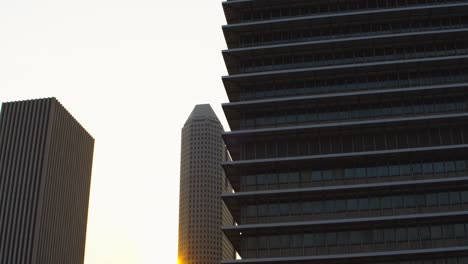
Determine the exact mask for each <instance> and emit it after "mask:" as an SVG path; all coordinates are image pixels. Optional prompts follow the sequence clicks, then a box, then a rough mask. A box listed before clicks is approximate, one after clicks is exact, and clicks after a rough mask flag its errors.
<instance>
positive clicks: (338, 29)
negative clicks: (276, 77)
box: [238, 13, 468, 47]
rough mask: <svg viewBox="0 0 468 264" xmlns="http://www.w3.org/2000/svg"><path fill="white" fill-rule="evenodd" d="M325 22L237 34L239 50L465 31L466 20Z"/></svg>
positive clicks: (459, 18) (427, 19)
mask: <svg viewBox="0 0 468 264" xmlns="http://www.w3.org/2000/svg"><path fill="white" fill-rule="evenodd" d="M363 21H364V22H365V23H362V22H354V23H347V24H346V26H343V23H326V24H320V23H316V24H315V25H314V24H313V25H307V26H304V27H302V28H299V27H298V28H294V29H290V28H289V29H288V30H282V31H266V32H262V31H252V32H249V33H242V34H240V35H239V43H238V46H239V47H253V46H263V45H275V44H283V43H291V42H306V41H318V40H326V39H337V38H352V37H363V36H372V35H385V34H400V33H411V32H421V31H436V30H447V29H457V28H465V27H467V26H468V17H466V16H463V15H459V14H456V13H454V14H453V16H452V17H446V16H445V17H437V15H434V17H432V18H428V17H423V18H421V17H420V16H419V17H418V16H415V17H414V18H413V19H411V20H409V21H402V20H401V19H399V20H393V21H385V22H372V21H367V20H363Z"/></svg>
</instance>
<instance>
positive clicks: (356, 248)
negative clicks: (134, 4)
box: [222, 0, 468, 264]
mask: <svg viewBox="0 0 468 264" xmlns="http://www.w3.org/2000/svg"><path fill="white" fill-rule="evenodd" d="M223 8H224V11H225V15H226V20H227V23H228V24H227V25H225V26H223V31H224V35H225V38H226V43H227V46H228V49H227V50H224V51H223V56H224V59H225V62H226V66H227V69H228V72H229V75H228V76H224V77H223V82H224V86H225V89H226V92H227V94H228V97H229V101H230V102H229V103H226V104H224V105H223V108H224V111H225V114H226V117H227V119H228V122H229V125H230V128H231V132H226V133H224V134H223V137H224V140H225V142H226V145H227V148H228V150H229V154H230V156H231V157H232V161H228V162H224V163H223V167H224V170H225V172H226V176H227V178H228V179H229V181H230V183H231V184H232V186H233V189H234V192H230V193H224V194H223V199H224V201H225V203H226V204H227V206H228V208H229V210H230V211H231V213H232V215H233V217H234V220H235V221H236V224H234V225H228V226H224V227H223V231H224V233H225V234H226V235H227V236H228V238H229V239H230V241H231V242H232V243H233V245H234V246H235V248H236V250H237V252H238V253H239V255H240V257H241V258H242V260H226V261H223V262H222V263H226V264H227V263H264V264H266V263H292V264H295V263H320V264H324V263H336V264H338V263H381V264H466V263H468V90H467V88H468V1H445V0H383V1H382V0H359V1H354V0H349V1H339V0H326V1H325V0H317V1H308V0H277V1H267V0H231V1H226V2H223Z"/></svg>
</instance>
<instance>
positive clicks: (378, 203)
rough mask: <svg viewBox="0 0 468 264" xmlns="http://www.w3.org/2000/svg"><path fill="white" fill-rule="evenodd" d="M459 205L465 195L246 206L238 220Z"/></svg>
mask: <svg viewBox="0 0 468 264" xmlns="http://www.w3.org/2000/svg"><path fill="white" fill-rule="evenodd" d="M460 204H468V191H452V192H438V193H428V194H408V195H393V196H383V197H365V198H358V199H356V198H353V199H338V200H324V201H303V202H292V203H270V204H258V205H248V206H244V207H242V209H241V216H242V217H257V216H258V217H267V216H269V217H274V216H290V215H315V214H324V213H339V212H355V211H370V210H385V209H401V208H421V207H434V206H449V205H460Z"/></svg>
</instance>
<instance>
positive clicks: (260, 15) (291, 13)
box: [239, 0, 461, 23]
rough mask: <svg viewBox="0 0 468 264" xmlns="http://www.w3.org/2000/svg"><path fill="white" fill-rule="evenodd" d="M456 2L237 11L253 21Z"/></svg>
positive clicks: (384, 0) (393, 0) (370, 1)
mask: <svg viewBox="0 0 468 264" xmlns="http://www.w3.org/2000/svg"><path fill="white" fill-rule="evenodd" d="M454 2H455V3H456V2H461V1H455V0H449V1H447V0H409V1H408V0H365V1H342V2H334V3H308V4H302V5H289V6H279V7H272V8H269V9H249V10H243V11H242V12H240V13H239V18H240V21H241V22H244V23H246V22H253V21H261V20H271V19H279V18H288V17H298V16H310V15H313V14H325V13H338V12H349V11H355V10H359V11H364V10H369V9H378V8H395V7H407V6H416V5H427V4H437V3H454Z"/></svg>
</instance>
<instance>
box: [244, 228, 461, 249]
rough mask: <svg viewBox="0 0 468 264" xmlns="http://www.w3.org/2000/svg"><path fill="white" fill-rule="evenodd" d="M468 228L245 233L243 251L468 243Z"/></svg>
mask: <svg viewBox="0 0 468 264" xmlns="http://www.w3.org/2000/svg"><path fill="white" fill-rule="evenodd" d="M467 230H468V224H467V223H459V224H445V225H420V226H407V227H399V228H395V227H392V228H385V229H374V230H354V231H341V232H320V233H304V234H288V235H270V236H258V237H252V236H251V237H249V236H243V238H242V239H241V252H244V251H249V250H268V249H270V250H274V249H291V248H314V247H337V246H338V247H346V246H352V245H360V246H365V245H376V244H392V243H407V242H424V241H435V240H461V241H463V242H464V244H468V232H467ZM371 251H372V250H371Z"/></svg>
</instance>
